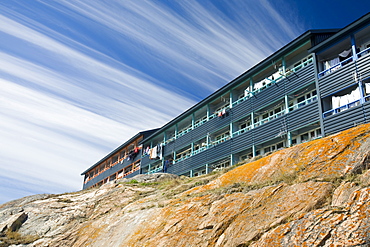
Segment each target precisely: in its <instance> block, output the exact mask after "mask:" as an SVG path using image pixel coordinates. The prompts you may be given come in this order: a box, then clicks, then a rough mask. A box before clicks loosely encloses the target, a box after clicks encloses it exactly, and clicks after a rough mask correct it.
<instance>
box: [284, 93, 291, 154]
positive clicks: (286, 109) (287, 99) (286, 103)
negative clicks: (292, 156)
mask: <svg viewBox="0 0 370 247" xmlns="http://www.w3.org/2000/svg"><path fill="white" fill-rule="evenodd" d="M284 99H285V114H288V113H289V98H288V95H284ZM285 120H286V119H285ZM284 128H285V130H284V131H286V136H287V146H288V147H291V146H292V133H291V132H290V131H289V130H288V126H287V123H286V121H285V126H284Z"/></svg>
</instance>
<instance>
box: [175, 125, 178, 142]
mask: <svg viewBox="0 0 370 247" xmlns="http://www.w3.org/2000/svg"><path fill="white" fill-rule="evenodd" d="M177 132H178V126H177V124H175V139H177Z"/></svg>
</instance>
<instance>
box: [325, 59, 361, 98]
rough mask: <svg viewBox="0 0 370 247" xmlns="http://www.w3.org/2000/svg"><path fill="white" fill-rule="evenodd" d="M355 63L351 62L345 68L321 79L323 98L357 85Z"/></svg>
mask: <svg viewBox="0 0 370 247" xmlns="http://www.w3.org/2000/svg"><path fill="white" fill-rule="evenodd" d="M355 71H356V67H355V63H354V62H351V63H349V64H346V65H345V66H344V67H342V68H339V69H338V70H336V71H334V72H332V73H330V74H328V75H326V76H324V77H322V78H320V79H319V87H320V92H321V97H326V96H328V95H330V94H332V93H334V92H337V91H339V90H341V89H343V88H346V87H348V86H350V85H352V84H354V83H355V81H354V73H355Z"/></svg>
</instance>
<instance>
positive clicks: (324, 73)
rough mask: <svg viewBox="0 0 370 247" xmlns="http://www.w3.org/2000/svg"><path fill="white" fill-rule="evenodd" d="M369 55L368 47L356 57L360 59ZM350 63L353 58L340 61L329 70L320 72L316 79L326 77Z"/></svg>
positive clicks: (369, 49)
mask: <svg viewBox="0 0 370 247" xmlns="http://www.w3.org/2000/svg"><path fill="white" fill-rule="evenodd" d="M369 53H370V47H369V48H367V49H365V50H363V51H361V52H359V53H357V57H358V58H360V57H362V56H364V55H366V54H369ZM351 61H353V56H351V57H349V58H347V59H346V60H344V61H342V62H340V63H337V64H335V65H334V66H332V67H330V68H328V69H326V70H324V71H322V72H320V73H319V74H318V77H319V78H321V77H323V76H325V75H328V74H330V73H332V72H334V71H336V70H338V69H340V68H341V67H343V66H344V65H346V64H347V63H349V62H351Z"/></svg>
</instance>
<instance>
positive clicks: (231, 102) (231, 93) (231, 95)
mask: <svg viewBox="0 0 370 247" xmlns="http://www.w3.org/2000/svg"><path fill="white" fill-rule="evenodd" d="M231 108H233V91H232V90H230V109H231Z"/></svg>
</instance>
